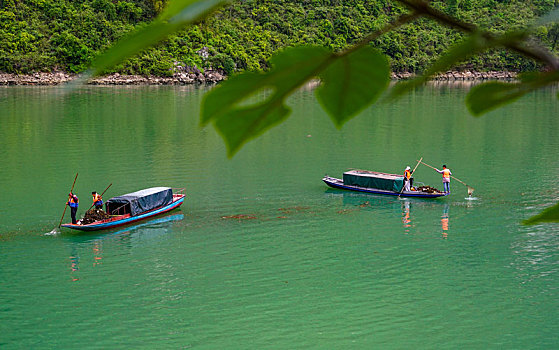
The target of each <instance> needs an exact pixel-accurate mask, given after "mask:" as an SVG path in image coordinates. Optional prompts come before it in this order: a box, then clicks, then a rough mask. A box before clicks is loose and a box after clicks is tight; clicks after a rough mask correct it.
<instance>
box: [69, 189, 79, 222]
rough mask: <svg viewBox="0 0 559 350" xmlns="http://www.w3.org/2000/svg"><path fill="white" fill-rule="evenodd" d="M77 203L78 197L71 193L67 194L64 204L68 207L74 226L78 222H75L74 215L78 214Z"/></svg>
mask: <svg viewBox="0 0 559 350" xmlns="http://www.w3.org/2000/svg"><path fill="white" fill-rule="evenodd" d="M79 202H80V200H79V199H78V196H76V195H75V194H73V193H72V192H70V193H69V194H68V202H67V203H66V204H67V205H69V206H70V213H71V215H72V224H74V225H75V224H76V223H77V222H78V221H77V220H76V213H77V212H78V205H79Z"/></svg>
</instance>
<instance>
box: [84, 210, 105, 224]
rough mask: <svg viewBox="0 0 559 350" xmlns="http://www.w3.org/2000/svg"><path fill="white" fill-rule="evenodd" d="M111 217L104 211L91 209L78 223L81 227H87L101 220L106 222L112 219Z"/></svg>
mask: <svg viewBox="0 0 559 350" xmlns="http://www.w3.org/2000/svg"><path fill="white" fill-rule="evenodd" d="M110 218H111V216H110V215H109V214H107V213H105V212H104V211H103V210H101V209H95V208H93V209H90V210H88V211H86V212H85V215H84V216H83V218H82V219H81V220H80V221H79V222H78V223H79V224H80V225H87V224H91V223H93V222H95V221H101V220H105V219H110Z"/></svg>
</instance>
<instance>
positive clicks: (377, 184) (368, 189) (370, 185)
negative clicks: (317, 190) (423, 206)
mask: <svg viewBox="0 0 559 350" xmlns="http://www.w3.org/2000/svg"><path fill="white" fill-rule="evenodd" d="M322 181H324V183H326V184H327V185H328V186H330V187H333V188H338V189H343V190H349V191H357V192H365V193H373V194H384V195H390V196H401V197H420V198H437V197H444V196H447V195H448V193H444V192H438V191H431V192H425V191H420V190H415V191H414V190H412V191H402V188H403V186H404V176H403V175H398V174H388V173H381V172H377V171H367V170H351V171H346V172H345V173H344V174H343V179H338V178H335V177H331V176H328V175H326V176H324V178H323V179H322Z"/></svg>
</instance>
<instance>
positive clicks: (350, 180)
mask: <svg viewBox="0 0 559 350" xmlns="http://www.w3.org/2000/svg"><path fill="white" fill-rule="evenodd" d="M343 180H344V185H350V186H359V187H366V188H376V189H379V190H385V191H394V192H400V191H401V190H402V187H403V186H404V176H403V175H396V174H385V173H377V172H373V171H363V170H351V171H346V172H345V173H344V178H343Z"/></svg>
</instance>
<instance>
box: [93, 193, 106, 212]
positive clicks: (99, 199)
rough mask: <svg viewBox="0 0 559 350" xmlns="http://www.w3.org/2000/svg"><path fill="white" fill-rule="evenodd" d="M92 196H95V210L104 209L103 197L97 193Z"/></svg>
mask: <svg viewBox="0 0 559 350" xmlns="http://www.w3.org/2000/svg"><path fill="white" fill-rule="evenodd" d="M91 195H92V196H93V205H94V206H95V209H103V197H101V195H100V194H99V193H97V192H95V191H93V192H91Z"/></svg>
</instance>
